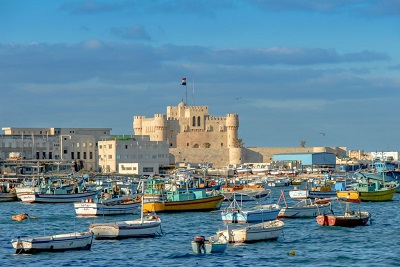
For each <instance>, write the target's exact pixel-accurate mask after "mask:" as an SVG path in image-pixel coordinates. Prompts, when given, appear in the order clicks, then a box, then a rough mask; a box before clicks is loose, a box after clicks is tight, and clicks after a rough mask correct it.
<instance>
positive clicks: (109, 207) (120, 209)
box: [74, 195, 141, 216]
mask: <svg viewBox="0 0 400 267" xmlns="http://www.w3.org/2000/svg"><path fill="white" fill-rule="evenodd" d="M137 196H138V195H132V196H123V197H117V198H112V199H101V198H97V197H95V198H88V199H85V200H83V201H81V202H75V203H74V210H75V213H76V215H77V216H99V215H101V216H103V215H120V214H132V213H134V212H136V211H137V210H138V208H140V203H141V202H140V200H139V199H136V198H135V197H137Z"/></svg>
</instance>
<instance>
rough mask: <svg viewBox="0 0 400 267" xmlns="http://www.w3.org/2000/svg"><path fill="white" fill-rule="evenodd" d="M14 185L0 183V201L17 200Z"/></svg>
mask: <svg viewBox="0 0 400 267" xmlns="http://www.w3.org/2000/svg"><path fill="white" fill-rule="evenodd" d="M17 200H18V198H17V193H16V191H15V185H14V184H11V183H9V182H1V183H0V202H10V201H17Z"/></svg>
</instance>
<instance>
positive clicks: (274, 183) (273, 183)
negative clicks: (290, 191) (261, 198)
mask: <svg viewBox="0 0 400 267" xmlns="http://www.w3.org/2000/svg"><path fill="white" fill-rule="evenodd" d="M266 183H267V186H270V187H280V186H288V185H290V181H289V179H286V178H270V177H269V178H267V179H266Z"/></svg>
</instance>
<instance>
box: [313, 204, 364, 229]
mask: <svg viewBox="0 0 400 267" xmlns="http://www.w3.org/2000/svg"><path fill="white" fill-rule="evenodd" d="M338 200H339V201H340V202H343V203H345V205H346V208H345V210H344V213H342V214H329V215H327V214H321V215H318V216H317V217H316V220H317V223H318V224H319V225H321V226H341V227H355V226H364V225H366V224H367V223H368V221H369V219H370V218H371V214H370V213H369V212H367V211H360V210H358V211H352V210H350V203H357V204H360V202H361V201H360V200H359V199H347V198H339V199H338Z"/></svg>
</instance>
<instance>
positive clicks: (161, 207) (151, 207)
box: [143, 195, 224, 213]
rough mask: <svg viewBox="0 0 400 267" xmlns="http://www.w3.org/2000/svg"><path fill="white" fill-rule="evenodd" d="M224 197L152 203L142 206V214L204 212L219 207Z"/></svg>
mask: <svg viewBox="0 0 400 267" xmlns="http://www.w3.org/2000/svg"><path fill="white" fill-rule="evenodd" d="M223 200H224V196H222V195H217V196H211V197H206V198H200V199H194V200H184V201H154V202H146V203H144V204H143V212H144V213H151V212H178V211H206V210H216V209H219V208H220V207H221V204H222V202H223Z"/></svg>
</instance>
